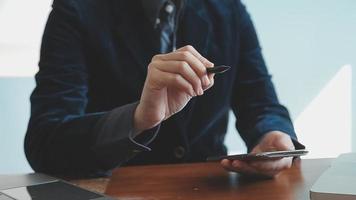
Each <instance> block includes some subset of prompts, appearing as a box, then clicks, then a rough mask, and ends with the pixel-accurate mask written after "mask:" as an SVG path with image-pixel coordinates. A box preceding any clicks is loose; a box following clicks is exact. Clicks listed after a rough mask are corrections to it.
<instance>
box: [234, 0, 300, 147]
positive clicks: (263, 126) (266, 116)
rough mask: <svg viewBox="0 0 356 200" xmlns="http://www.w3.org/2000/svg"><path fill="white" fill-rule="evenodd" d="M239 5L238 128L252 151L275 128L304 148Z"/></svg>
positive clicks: (236, 93) (242, 8)
mask: <svg viewBox="0 0 356 200" xmlns="http://www.w3.org/2000/svg"><path fill="white" fill-rule="evenodd" d="M237 7H238V13H239V19H238V27H239V42H240V55H239V67H238V70H237V78H236V81H235V83H234V89H235V90H234V95H233V99H232V109H233V111H234V114H235V116H236V119H237V121H236V127H237V129H238V131H239V133H240V135H241V137H242V138H243V140H244V141H245V143H246V145H247V147H248V149H249V151H250V150H252V148H253V147H254V146H255V145H256V144H257V143H258V142H259V140H260V139H261V138H262V137H263V136H264V135H265V134H266V133H267V132H269V131H275V130H278V131H282V132H284V133H287V134H288V135H290V137H291V138H292V140H293V143H294V146H295V147H296V148H297V149H300V148H304V146H303V145H301V144H300V143H299V142H298V141H297V136H296V134H295V131H294V128H293V124H292V122H291V119H290V116H289V113H288V110H287V109H286V108H285V107H284V106H282V105H281V104H280V103H279V101H278V98H277V95H276V92H275V89H274V86H273V83H272V81H271V75H270V74H269V73H268V71H267V67H266V64H265V62H264V59H263V57H262V53H261V47H260V45H259V42H258V38H257V34H256V31H255V28H254V25H253V23H252V21H251V19H250V16H249V14H248V13H247V11H246V9H245V7H244V5H242V4H241V3H240V2H239V1H238V6H237Z"/></svg>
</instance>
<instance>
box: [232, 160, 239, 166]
mask: <svg viewBox="0 0 356 200" xmlns="http://www.w3.org/2000/svg"><path fill="white" fill-rule="evenodd" d="M232 166H233V167H239V166H240V163H239V162H237V161H234V162H232Z"/></svg>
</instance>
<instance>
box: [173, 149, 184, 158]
mask: <svg viewBox="0 0 356 200" xmlns="http://www.w3.org/2000/svg"><path fill="white" fill-rule="evenodd" d="M184 154H185V149H184V147H182V146H177V147H176V148H175V149H174V156H175V157H176V158H179V159H181V158H183V157H184Z"/></svg>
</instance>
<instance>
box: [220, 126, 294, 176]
mask: <svg viewBox="0 0 356 200" xmlns="http://www.w3.org/2000/svg"><path fill="white" fill-rule="evenodd" d="M287 150H294V145H293V142H292V140H291V138H290V136H289V135H287V134H285V133H283V132H280V131H271V132H269V133H267V134H266V135H265V136H264V137H263V138H262V140H261V141H260V142H259V144H258V145H257V146H255V148H253V150H252V151H251V153H260V152H266V151H287ZM221 164H222V166H223V167H224V168H225V169H226V170H229V171H234V172H238V173H242V174H247V175H260V176H267V177H275V176H276V175H277V174H278V173H280V172H281V171H283V170H284V169H288V168H290V167H291V165H292V158H290V157H288V158H279V159H274V160H263V161H239V160H234V161H229V160H227V159H224V160H222V161H221Z"/></svg>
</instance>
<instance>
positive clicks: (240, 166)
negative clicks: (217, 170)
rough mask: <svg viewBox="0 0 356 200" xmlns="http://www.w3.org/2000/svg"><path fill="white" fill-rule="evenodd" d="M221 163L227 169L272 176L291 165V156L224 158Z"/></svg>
mask: <svg viewBox="0 0 356 200" xmlns="http://www.w3.org/2000/svg"><path fill="white" fill-rule="evenodd" d="M221 165H222V166H223V167H224V168H225V169H226V170H228V171H234V172H238V173H242V174H248V175H261V176H267V177H274V176H276V175H277V174H279V173H280V172H281V171H283V170H285V169H288V168H290V167H291V165H292V159H291V158H283V159H279V160H273V161H252V162H243V161H239V160H234V161H229V160H227V159H224V160H222V161H221Z"/></svg>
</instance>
